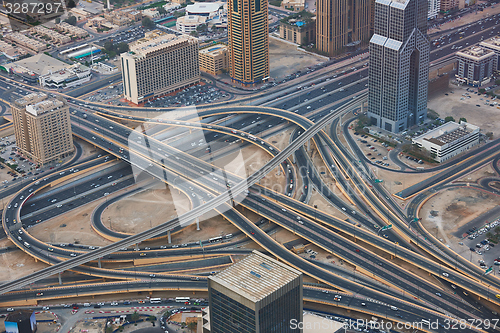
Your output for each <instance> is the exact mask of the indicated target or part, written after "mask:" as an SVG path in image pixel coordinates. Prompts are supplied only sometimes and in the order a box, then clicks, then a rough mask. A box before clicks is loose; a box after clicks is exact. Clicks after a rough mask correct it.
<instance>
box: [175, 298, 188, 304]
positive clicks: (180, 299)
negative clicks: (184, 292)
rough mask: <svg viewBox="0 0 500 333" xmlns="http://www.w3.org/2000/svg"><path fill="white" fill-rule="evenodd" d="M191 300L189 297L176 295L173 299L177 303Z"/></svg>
mask: <svg viewBox="0 0 500 333" xmlns="http://www.w3.org/2000/svg"><path fill="white" fill-rule="evenodd" d="M190 300H191V298H190V297H176V298H175V301H176V302H177V303H186V302H189V301H190Z"/></svg>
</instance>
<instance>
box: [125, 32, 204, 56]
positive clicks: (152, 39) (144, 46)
mask: <svg viewBox="0 0 500 333" xmlns="http://www.w3.org/2000/svg"><path fill="white" fill-rule="evenodd" d="M184 41H197V40H196V39H195V38H193V37H189V36H185V35H181V36H176V35H175V34H169V33H166V32H163V31H160V30H153V31H150V32H149V33H147V34H146V35H145V36H144V37H143V38H141V39H139V40H137V41H136V42H134V43H131V44H129V52H127V53H122V55H128V56H132V57H134V58H139V57H146V56H147V55H149V54H150V53H152V52H155V51H158V50H161V49H164V48H167V47H169V46H172V45H175V44H177V43H181V42H184Z"/></svg>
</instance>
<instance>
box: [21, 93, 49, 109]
mask: <svg viewBox="0 0 500 333" xmlns="http://www.w3.org/2000/svg"><path fill="white" fill-rule="evenodd" d="M47 97H48V96H47V94H45V93H43V92H34V93H31V94H28V95H26V96H23V97H21V98H18V99H16V100H15V101H14V103H15V104H17V105H18V106H26V105H28V104H30V103H36V102H39V101H43V100H44V99H46V98H47Z"/></svg>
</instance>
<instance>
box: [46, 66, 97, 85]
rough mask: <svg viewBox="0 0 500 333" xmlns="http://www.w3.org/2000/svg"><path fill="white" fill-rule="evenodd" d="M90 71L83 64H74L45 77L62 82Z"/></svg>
mask: <svg viewBox="0 0 500 333" xmlns="http://www.w3.org/2000/svg"><path fill="white" fill-rule="evenodd" d="M88 70H89V68H88V67H87V66H84V65H81V64H74V65H71V66H68V67H67V68H64V69H60V70H58V71H55V72H52V71H50V72H49V73H47V74H46V75H45V76H49V77H50V78H51V79H52V80H53V81H56V82H62V81H64V80H66V79H69V78H71V77H73V76H75V75H78V74H80V73H85V72H87V71H88Z"/></svg>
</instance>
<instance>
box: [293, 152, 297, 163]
mask: <svg viewBox="0 0 500 333" xmlns="http://www.w3.org/2000/svg"><path fill="white" fill-rule="evenodd" d="M292 156H293V164H295V163H297V161H296V159H295V153H293V154H292Z"/></svg>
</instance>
